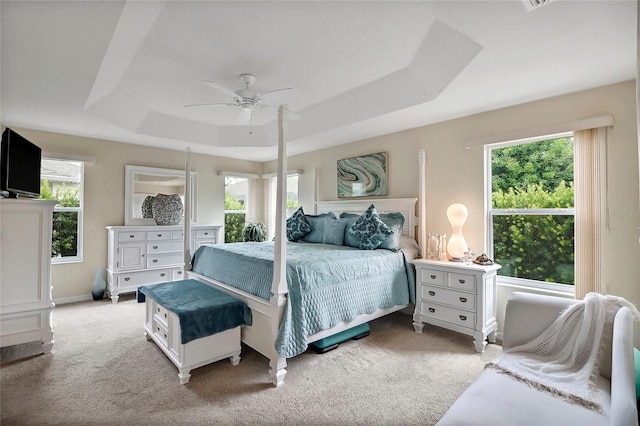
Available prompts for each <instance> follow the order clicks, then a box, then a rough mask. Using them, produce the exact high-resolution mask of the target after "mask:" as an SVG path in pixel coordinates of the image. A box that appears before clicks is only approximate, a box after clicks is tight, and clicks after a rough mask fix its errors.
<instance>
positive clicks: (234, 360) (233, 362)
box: [229, 351, 240, 365]
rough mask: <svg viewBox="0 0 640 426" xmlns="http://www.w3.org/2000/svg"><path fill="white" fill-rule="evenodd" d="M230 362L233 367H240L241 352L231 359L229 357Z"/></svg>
mask: <svg viewBox="0 0 640 426" xmlns="http://www.w3.org/2000/svg"><path fill="white" fill-rule="evenodd" d="M229 360H230V361H231V365H238V364H240V351H238V353H236V354H233V355H231V357H229Z"/></svg>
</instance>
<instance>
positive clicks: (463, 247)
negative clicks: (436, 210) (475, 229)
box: [447, 203, 469, 262]
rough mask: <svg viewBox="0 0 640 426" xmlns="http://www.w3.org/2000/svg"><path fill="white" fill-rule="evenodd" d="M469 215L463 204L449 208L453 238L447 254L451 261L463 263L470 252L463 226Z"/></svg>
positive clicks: (456, 204) (448, 245)
mask: <svg viewBox="0 0 640 426" xmlns="http://www.w3.org/2000/svg"><path fill="white" fill-rule="evenodd" d="M468 215H469V211H468V210H467V208H466V207H465V206H464V205H463V204H460V203H455V204H451V205H450V206H449V207H448V208H447V219H449V223H450V224H451V238H449V243H448V244H447V254H448V258H449V260H451V261H454V262H463V261H464V257H465V253H466V252H468V251H469V246H468V245H467V241H466V240H465V239H464V235H462V226H463V225H464V222H465V221H466V220H467V216H468Z"/></svg>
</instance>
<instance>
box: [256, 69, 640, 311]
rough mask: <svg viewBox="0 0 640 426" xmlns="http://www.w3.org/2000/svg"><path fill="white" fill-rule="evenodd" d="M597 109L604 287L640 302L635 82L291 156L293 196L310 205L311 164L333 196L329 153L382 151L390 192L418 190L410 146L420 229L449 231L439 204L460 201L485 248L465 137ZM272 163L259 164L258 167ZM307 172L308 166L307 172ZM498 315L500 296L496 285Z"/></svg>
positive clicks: (476, 166) (472, 239) (476, 174)
mask: <svg viewBox="0 0 640 426" xmlns="http://www.w3.org/2000/svg"><path fill="white" fill-rule="evenodd" d="M602 115H613V116H614V121H615V125H614V128H613V130H612V131H611V132H610V133H609V150H608V176H607V179H608V188H609V191H608V208H609V210H610V211H611V213H612V214H611V215H610V216H609V229H608V230H607V232H606V237H605V241H604V263H605V283H604V291H605V292H607V293H609V294H616V295H619V296H623V297H625V298H627V299H628V300H630V301H632V302H634V303H635V304H636V305H639V306H640V285H639V284H640V261H639V260H640V244H639V243H638V233H639V231H638V228H639V227H640V213H639V206H640V203H639V201H638V192H639V191H638V179H639V178H638V140H637V131H636V104H635V81H629V82H625V83H620V84H615V85H611V86H606V87H601V88H597V89H593V90H588V91H584V92H579V93H575V94H570V95H566V96H560V97H556V98H551V99H546V100H542V101H537V102H532V103H527V104H523V105H519V106H515V107H510V108H504V109H501V110H496V111H491V112H487V113H483V114H478V115H473V116H469V117H464V118H460V119H456V120H451V121H447V122H443V123H438V124H434V125H430V126H425V127H421V128H416V129H412V130H407V131H403V132H400V133H395V134H390V135H386V136H381V137H377V138H373V139H368V140H364V141H359V142H355V143H351V144H349V145H346V146H341V147H336V148H330V149H325V150H322V151H317V152H314V153H309V154H302V155H297V156H292V157H291V158H289V160H288V167H287V168H288V169H294V168H300V169H304V170H305V173H304V174H303V175H302V176H300V192H301V195H300V202H301V204H302V206H303V207H304V208H305V211H311V212H312V211H314V210H313V207H314V204H313V203H314V198H313V179H314V173H313V169H314V167H315V169H316V173H317V174H318V178H319V181H320V186H319V188H318V199H319V200H336V199H337V192H336V160H338V159H341V158H345V157H351V156H357V155H363V154H369V153H375V152H379V151H386V152H387V153H388V174H389V191H388V196H389V197H417V196H418V162H417V153H418V151H419V150H420V149H425V150H426V153H427V174H426V178H427V183H426V186H427V197H426V199H427V231H428V232H447V233H449V232H450V226H449V223H448V221H447V218H446V208H447V206H448V205H449V204H451V203H453V202H462V203H464V204H465V205H466V206H467V207H468V209H469V218H468V220H467V222H466V225H465V229H464V234H465V237H466V239H467V242H468V243H469V245H470V247H471V248H472V250H473V251H474V252H476V253H481V252H483V251H486V248H485V243H484V241H485V219H484V204H483V202H484V153H483V148H482V146H474V147H472V148H471V149H466V147H467V146H468V145H469V141H472V140H474V139H478V138H483V137H490V136H493V135H500V134H508V133H512V132H518V131H522V130H527V129H535V128H542V127H548V126H550V125H555V124H558V123H563V122H571V121H575V120H580V119H584V118H590V117H597V116H602ZM274 169H275V163H274V162H270V163H268V164H266V165H265V172H269V171H272V170H274ZM308 171H310V173H308ZM500 293H501V297H500V300H499V309H500V310H499V313H498V314H499V319H500V321H501V318H502V314H503V313H502V309H504V298H505V297H506V295H508V293H509V290H505V289H502V290H501V292H500Z"/></svg>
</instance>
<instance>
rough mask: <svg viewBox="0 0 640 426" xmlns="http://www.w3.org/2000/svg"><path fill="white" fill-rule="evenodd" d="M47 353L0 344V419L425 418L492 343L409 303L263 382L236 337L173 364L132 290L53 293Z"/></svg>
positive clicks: (260, 368) (300, 421)
mask: <svg viewBox="0 0 640 426" xmlns="http://www.w3.org/2000/svg"><path fill="white" fill-rule="evenodd" d="M53 320H54V333H55V345H54V347H53V351H52V353H51V354H46V355H42V354H41V355H36V356H33V355H31V356H27V357H24V355H25V354H29V351H31V353H33V352H34V351H38V350H39V345H33V344H27V345H21V346H16V347H9V348H2V350H0V357H1V358H0V359H1V360H2V366H1V369H0V392H1V395H0V398H1V399H0V411H1V417H0V423H2V425H3V426H5V425H7V426H8V425H14V424H30V425H31V424H65V425H78V424H82V425H89V424H109V425H124V424H127V425H130V424H136V425H165V424H172V425H175V424H211V425H262V424H267V425H304V424H308V425H430V424H434V423H435V422H437V421H438V419H439V418H440V417H441V416H442V415H443V414H444V412H445V411H446V410H447V408H448V407H449V406H450V405H451V404H452V403H453V402H454V401H455V400H456V398H457V397H458V396H459V395H460V393H462V391H463V390H464V389H465V388H466V387H467V386H468V385H469V384H470V383H471V382H472V381H473V380H474V379H475V378H476V377H477V376H478V375H479V374H480V373H481V371H482V369H483V368H484V365H485V364H486V363H487V362H489V361H493V360H495V359H496V358H497V357H498V355H499V354H500V351H501V348H500V346H498V345H488V346H487V349H486V351H485V352H484V353H483V354H478V353H476V352H475V351H474V347H473V343H472V341H473V338H472V337H470V336H464V335H460V334H457V333H454V332H451V331H448V330H444V329H441V328H437V327H431V326H428V325H426V326H425V329H424V332H423V333H422V334H417V333H415V331H414V330H413V325H412V320H411V317H410V316H409V315H406V314H403V313H395V314H391V315H389V316H386V317H384V318H380V319H378V320H375V321H372V322H371V323H370V326H371V335H370V336H368V337H366V338H364V339H362V340H357V341H354V340H352V341H348V342H345V343H342V344H341V345H340V347H339V348H338V349H337V350H334V351H331V352H328V353H326V354H322V355H319V354H316V353H315V352H313V351H312V350H309V351H307V352H305V353H304V354H301V355H299V356H297V357H295V358H292V359H290V360H288V367H287V371H288V374H287V376H286V378H285V383H284V385H283V386H281V387H279V388H275V387H273V386H272V385H271V383H270V381H269V375H268V361H267V359H266V358H264V357H263V356H262V355H260V354H259V353H257V352H255V351H253V350H252V349H251V348H248V347H246V346H243V352H242V360H241V361H240V364H239V365H237V366H232V365H231V363H230V362H229V361H228V360H223V361H218V362H216V363H213V364H210V365H207V366H204V367H201V368H198V369H195V370H193V371H192V372H191V381H190V382H189V383H188V384H187V385H181V384H180V382H179V379H178V376H177V369H176V368H175V366H174V365H173V364H172V363H171V362H170V361H169V359H168V358H167V357H166V356H165V355H164V354H163V353H162V352H161V351H160V349H159V348H158V347H157V346H156V345H155V343H153V342H148V341H147V340H146V339H145V338H144V335H143V328H142V324H143V322H144V304H138V303H136V301H135V299H134V297H133V296H124V297H121V299H120V302H119V303H118V304H117V305H113V304H111V302H110V300H107V299H105V300H103V301H98V302H93V301H92V302H83V303H77V304H71V305H62V306H58V307H56V308H55V310H54V313H53Z"/></svg>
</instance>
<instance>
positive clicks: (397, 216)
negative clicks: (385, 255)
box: [340, 212, 404, 251]
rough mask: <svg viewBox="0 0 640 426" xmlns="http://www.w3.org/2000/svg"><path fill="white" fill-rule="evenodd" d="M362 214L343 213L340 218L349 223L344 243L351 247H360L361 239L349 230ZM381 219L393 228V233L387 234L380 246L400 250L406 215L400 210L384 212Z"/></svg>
mask: <svg viewBox="0 0 640 426" xmlns="http://www.w3.org/2000/svg"><path fill="white" fill-rule="evenodd" d="M359 217H360V215H358V214H355V213H341V214H340V219H342V220H344V221H345V222H346V224H347V227H346V229H347V232H345V236H344V245H346V246H351V247H359V245H360V241H359V240H358V239H357V238H355V237H352V236H350V235H349V233H348V230H349V228H350V227H351V225H352V224H354V223H355V221H356V220H358V218H359ZM380 219H382V221H383V222H384V223H385V224H386V225H387V226H388V227H389V228H391V230H393V233H392V234H391V235H387V236H386V238H385V240H384V241H383V242H382V244H380V246H379V247H378V248H383V249H388V250H391V251H398V250H400V236H401V235H402V229H403V228H404V215H403V214H402V213H399V212H393V213H382V214H380Z"/></svg>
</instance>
